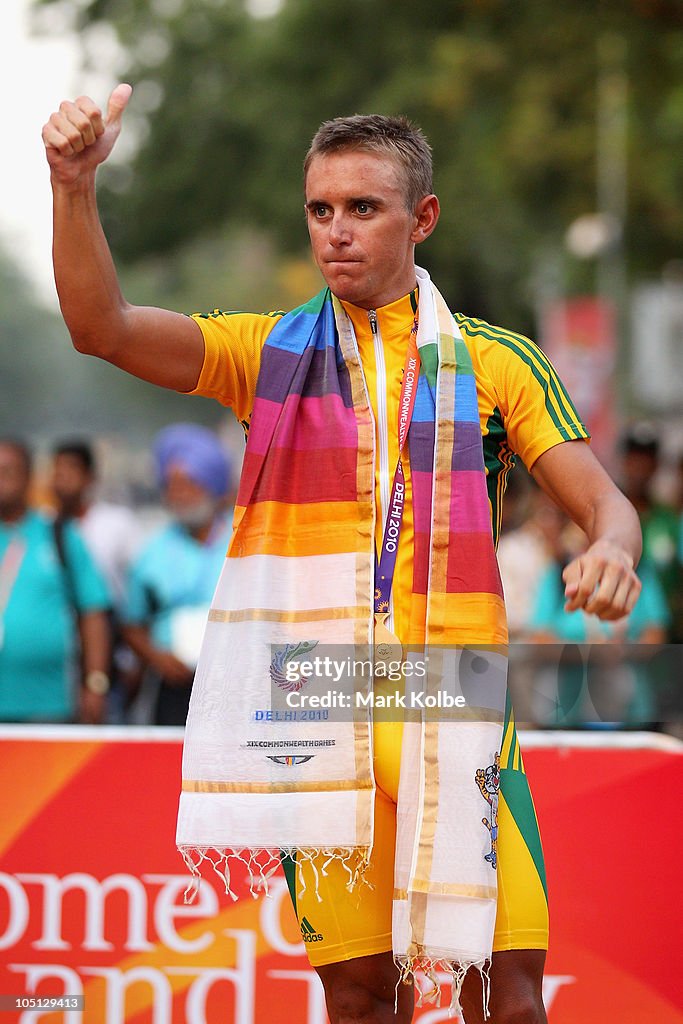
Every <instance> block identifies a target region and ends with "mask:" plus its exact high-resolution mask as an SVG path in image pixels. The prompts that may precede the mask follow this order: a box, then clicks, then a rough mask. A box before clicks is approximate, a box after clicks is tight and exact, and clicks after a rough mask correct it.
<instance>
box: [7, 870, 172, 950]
mask: <svg viewBox="0 0 683 1024" xmlns="http://www.w3.org/2000/svg"><path fill="white" fill-rule="evenodd" d="M16 877H17V878H18V879H19V881H20V882H24V883H26V884H29V885H31V884H33V885H42V887H43V893H44V895H43V930H42V935H41V937H40V939H38V940H37V941H36V942H34V943H33V948H34V949H46V950H58V949H71V948H72V947H71V943H70V942H66V941H65V940H64V939H63V938H62V906H63V903H62V901H63V897H64V894H65V893H66V892H69V891H70V890H71V889H81V890H82V892H83V893H84V894H85V898H86V913H85V938H84V940H83V947H82V948H83V949H87V950H89V951H90V950H92V951H103V952H104V951H108V950H112V949H114V945H113V943H111V942H108V941H107V940H106V939H105V938H104V902H105V899H106V897H107V896H108V895H109V893H111V892H114V890H116V889H123V890H124V891H125V892H127V893H128V908H129V912H128V937H127V941H126V942H125V943H124V947H123V948H124V949H127V950H131V951H134V952H141V951H143V950H150V949H153V948H154V947H153V946H152V944H151V942H148V941H147V893H146V892H145V887H144V886H143V884H142V882H141V881H140V879H139V878H136V877H135V876H134V875H124V874H119V875H110V876H109V878H105V879H104V881H103V882H98V881H97V879H96V878H93V876H92V875H86V874H84V873H83V872H80V871H79V872H74V873H73V874H71V875H65V876H64V878H58V877H57V875H43V874H18V875H17V876H16Z"/></svg>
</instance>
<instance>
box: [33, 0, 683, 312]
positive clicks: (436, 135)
mask: <svg viewBox="0 0 683 1024" xmlns="http://www.w3.org/2000/svg"><path fill="white" fill-rule="evenodd" d="M42 2H43V3H51V2H53V0H42ZM64 2H66V3H67V4H68V3H69V2H70V0H62V3H64ZM73 3H74V10H77V11H78V18H79V19H80V24H81V25H82V27H83V28H84V30H87V27H88V26H93V25H97V24H98V23H100V22H103V21H104V22H107V23H110V24H111V25H113V26H114V27H115V29H116V31H117V33H118V35H119V38H120V40H121V42H122V44H123V45H124V47H125V48H126V51H127V53H128V55H129V56H128V63H127V65H126V66H125V67H121V68H120V69H118V70H119V71H120V73H121V75H122V76H123V77H126V78H127V79H128V80H130V81H132V83H133V84H134V85H135V86H136V90H137V91H136V95H134V99H133V104H132V105H131V106H132V111H133V113H135V111H136V110H137V114H138V116H139V117H140V118H141V119H142V120H143V121H144V129H145V130H144V133H143V135H142V138H141V143H140V145H139V148H138V151H137V154H136V156H135V159H134V160H133V162H132V174H131V175H130V176H129V178H125V176H124V177H121V174H120V171H119V172H118V177H117V174H115V173H110V176H109V179H108V185H106V187H103V188H102V194H101V198H102V207H103V210H104V214H105V217H106V221H107V229H108V232H109V234H110V237H111V239H112V242H113V246H114V249H115V251H116V253H117V255H118V256H120V257H122V258H123V259H125V260H127V261H138V260H140V259H141V258H143V257H150V256H158V255H163V254H168V253H171V252H173V251H174V250H176V249H177V247H179V246H183V245H187V244H188V243H190V242H193V241H194V240H196V239H197V238H200V237H202V236H204V235H207V234H210V235H212V236H214V237H215V235H216V234H217V233H218V232H219V231H220V230H222V229H226V228H229V229H230V230H231V231H234V230H235V229H238V228H240V227H241V226H244V225H254V226H256V227H257V228H258V229H261V230H266V231H268V232H269V233H271V235H272V237H273V238H274V239H275V240H276V243H277V244H278V245H279V246H281V247H282V249H283V251H284V252H288V253H291V254H299V253H301V252H303V251H304V249H305V246H306V234H305V226H304V221H303V216H302V208H301V197H302V192H301V187H302V183H301V161H302V156H303V154H304V152H305V150H306V148H307V145H308V142H309V140H310V137H311V135H312V134H313V132H314V130H315V128H316V127H317V125H318V124H319V123H320V121H322V120H324V119H326V118H329V117H334V116H337V115H340V114H347V113H353V112H370V111H381V112H384V113H398V112H400V113H405V114H407V115H408V116H410V117H412V118H414V119H415V120H416V121H417V122H418V123H420V124H421V125H422V126H423V128H424V129H425V131H426V133H427V136H428V137H429V139H430V141H431V143H432V145H433V149H434V157H435V170H436V174H435V187H436V191H437V192H438V194H439V196H440V198H441V203H442V211H443V213H442V222H441V224H440V226H439V228H438V230H437V232H436V234H435V235H434V236H433V238H432V239H431V240H430V241H429V242H428V243H427V245H425V246H424V248H423V252H421V254H420V255H421V259H422V261H423V262H424V263H425V264H426V265H427V266H428V268H429V269H430V270H431V271H432V272H433V273H434V275H435V277H436V279H437V280H438V282H439V283H440V286H441V287H442V289H443V290H444V291H445V292H446V293H447V295H448V297H449V298H450V300H451V301H452V302H453V303H454V304H455V305H456V306H457V307H458V308H461V309H465V310H468V311H471V312H474V313H479V314H481V315H484V316H487V317H490V318H493V319H497V320H501V319H503V320H506V321H511V322H512V323H515V324H518V325H520V326H522V327H528V326H529V325H530V284H529V282H530V280H531V279H532V277H533V274H534V271H535V269H536V268H537V266H538V264H539V262H540V261H541V260H542V259H543V254H545V253H546V252H548V251H554V252H560V251H561V249H562V245H563V237H564V233H565V231H566V229H567V227H568V225H569V224H570V223H571V222H572V220H573V219H574V218H575V217H577V216H579V215H580V214H583V213H587V212H591V211H593V210H594V209H595V202H596V200H595V178H596V106H597V82H598V78H599V75H600V70H601V69H600V65H599V58H598V53H599V43H600V41H601V40H602V39H604V38H605V37H615V38H617V39H618V40H620V41H622V43H623V51H624V58H623V73H624V74H625V76H626V80H627V82H628V182H629V193H628V211H627V219H626V224H625V246H626V255H627V259H628V264H629V269H630V270H631V271H632V272H634V273H637V274H638V275H643V274H655V273H658V272H659V270H660V268H661V266H662V264H663V263H664V262H665V261H667V260H669V259H672V258H675V257H680V255H681V243H680V239H681V235H682V231H683V202H682V201H681V199H682V196H683V165H682V164H681V161H680V160H676V159H674V156H673V154H674V153H675V152H676V151H678V152H680V150H681V145H682V143H683V85H682V84H681V83H682V82H683V13H682V12H683V8H682V7H681V4H680V0H602V2H601V0H572V3H569V4H554V5H550V4H548V2H547V0H421V2H420V3H419V4H417V3H415V2H414V0H410V2H409V0H324V2H322V0H284V3H283V4H282V6H281V8H280V10H279V11H278V13H277V14H275V15H274V16H272V17H270V18H267V19H257V18H254V17H253V16H251V15H250V13H249V10H248V9H247V7H246V6H245V3H243V2H240V0H153V2H152V3H149V2H148V0H89V2H88V0H78V3H76V2H75V0H73ZM136 104H137V106H136ZM113 170H114V171H115V170H116V169H115V168H114V169H113ZM103 181H104V182H105V183H106V182H107V179H106V178H104V176H103ZM570 269H571V268H570ZM218 301H222V300H220V299H219V300H218Z"/></svg>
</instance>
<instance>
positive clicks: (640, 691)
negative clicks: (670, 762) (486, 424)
mask: <svg viewBox="0 0 683 1024" xmlns="http://www.w3.org/2000/svg"><path fill="white" fill-rule="evenodd" d="M660 469H661V451H660V441H659V438H658V436H657V432H656V430H655V429H654V427H653V426H652V425H651V424H649V423H644V422H640V423H635V424H633V425H632V426H631V427H630V428H629V429H628V430H627V431H626V432H625V434H624V436H623V437H622V439H621V443H620V448H619V470H618V481H617V482H618V483H619V485H620V487H621V489H622V490H623V491H624V493H625V494H626V496H627V497H628V498H629V500H630V501H631V502H632V504H633V505H634V506H635V508H636V510H637V512H638V515H639V518H640V523H641V528H642V532H643V554H642V558H641V561H640V564H639V566H638V576H639V579H640V582H641V584H642V590H641V593H640V597H639V599H638V601H637V603H636V605H635V608H634V609H633V611H632V612H631V614H630V615H629V616H627V617H626V618H624V619H621V620H620V621H619V622H615V623H605V622H601V621H600V620H599V619H598V618H597V617H596V616H594V615H587V614H586V613H585V612H583V611H578V612H567V611H566V610H565V600H564V583H563V580H562V572H563V569H564V567H565V566H566V565H567V563H568V562H570V561H571V560H572V559H573V558H574V557H576V556H577V555H579V554H580V552H581V551H582V550H583V548H584V547H585V537H584V535H583V533H582V531H581V530H580V529H579V528H578V527H576V526H575V525H574V523H572V522H571V521H570V520H569V519H568V518H567V517H566V516H565V515H564V514H563V513H562V512H561V511H560V509H558V508H557V506H556V505H555V504H554V503H553V502H552V501H551V500H550V499H549V498H548V497H546V495H545V494H544V493H543V492H542V491H540V490H539V489H538V488H537V487H535V485H534V484H533V481H532V480H531V478H529V477H528V476H524V475H523V474H522V473H521V472H519V471H517V472H515V473H513V474H512V476H511V487H510V488H509V491H508V495H507V497H506V501H507V507H506V515H507V519H506V523H507V528H506V529H505V531H504V533H503V535H502V537H501V540H500V544H499V548H498V560H499V564H500V570H501V576H502V579H503V586H504V590H505V595H506V604H507V610H508V621H509V628H510V639H511V658H510V662H511V668H510V686H511V690H512V696H513V702H514V705H515V709H516V713H517V718H518V720H521V721H522V722H524V724H525V725H527V726H531V725H537V726H546V727H554V728H558V727H570V728H571V727H584V728H592V729H609V728H620V727H621V728H623V727H631V728H649V729H664V730H666V731H671V732H674V733H677V734H679V735H680V734H681V717H682V711H683V701H682V699H681V695H680V693H679V691H680V678H681V669H683V665H682V664H681V652H682V651H683V647H682V646H681V642H682V641H683V457H681V458H680V460H679V463H678V466H677V467H676V472H677V481H676V488H675V491H676V495H677V498H676V500H675V502H664V501H662V500H661V499H658V498H657V490H656V480H657V477H658V473H659V471H660Z"/></svg>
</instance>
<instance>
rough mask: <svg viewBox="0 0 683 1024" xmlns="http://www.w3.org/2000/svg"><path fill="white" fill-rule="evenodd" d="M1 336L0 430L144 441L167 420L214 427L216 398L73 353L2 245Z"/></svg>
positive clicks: (39, 438) (40, 438) (40, 437)
mask: <svg viewBox="0 0 683 1024" xmlns="http://www.w3.org/2000/svg"><path fill="white" fill-rule="evenodd" d="M0 338H1V339H2V345H0V384H1V386H2V400H1V401H0V436H9V435H11V436H21V437H25V438H26V439H28V440H30V441H31V442H34V443H37V444H38V445H43V444H45V443H46V442H48V441H50V440H51V439H53V438H55V437H64V436H67V435H68V436H72V435H76V434H78V435H80V434H82V433H85V434H86V435H87V436H94V435H96V434H98V433H102V432H110V433H113V434H120V435H123V436H125V437H127V439H128V440H135V441H137V442H139V443H147V442H148V441H149V439H150V438H151V436H152V434H153V432H154V431H155V430H158V429H159V428H161V427H162V426H164V425H165V424H167V423H169V422H171V421H173V420H174V419H178V420H182V419H188V418H192V419H194V420H198V421H201V422H205V423H206V424H207V425H209V426H213V425H215V424H216V423H217V421H218V420H219V418H220V410H219V408H218V407H217V406H216V404H215V402H211V401H209V400H206V399H193V401H192V402H191V403H190V402H189V400H188V399H187V398H185V397H184V396H182V395H176V394H174V393H172V392H169V391H163V390H162V389H160V388H150V387H149V385H147V384H145V383H143V382H142V381H139V380H136V379H135V378H133V377H129V376H127V375H126V374H122V373H121V372H120V370H117V369H115V368H114V367H113V366H109V365H108V364H106V363H103V362H101V361H100V360H97V359H88V358H85V357H84V356H82V355H79V354H78V353H76V352H75V351H74V350H73V348H72V345H71V341H70V339H69V336H68V333H67V330H66V327H65V326H64V322H63V320H62V318H61V317H60V316H58V315H57V314H56V313H51V312H48V311H46V309H45V308H44V306H43V304H42V303H41V302H40V301H39V299H38V298H37V296H36V295H34V293H33V291H32V289H31V287H30V285H29V283H28V281H27V280H26V278H25V277H24V275H23V274H22V272H21V271H20V270H19V268H18V267H17V266H16V265H15V264H14V262H13V260H12V259H11V258H10V256H9V254H8V253H6V252H5V251H3V249H2V247H1V246H0ZM103 395H106V396H107V399H106V401H103V400H102V398H103ZM190 405H191V408H190ZM235 433H236V434H239V433H241V432H240V431H239V428H237V427H235Z"/></svg>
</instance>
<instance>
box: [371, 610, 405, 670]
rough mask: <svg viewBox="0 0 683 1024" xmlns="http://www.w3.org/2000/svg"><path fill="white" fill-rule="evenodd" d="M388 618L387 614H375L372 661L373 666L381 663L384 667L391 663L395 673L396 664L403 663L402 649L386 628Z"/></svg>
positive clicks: (393, 635)
mask: <svg viewBox="0 0 683 1024" xmlns="http://www.w3.org/2000/svg"><path fill="white" fill-rule="evenodd" d="M388 618H389V613H388V612H375V637H374V639H375V650H374V654H375V657H374V661H375V665H378V664H380V663H381V664H383V665H385V666H386V665H389V664H390V663H391V662H393V663H394V665H393V668H394V671H395V669H396V664H397V663H398V664H399V665H400V664H401V663H402V662H403V647H402V645H401V641H400V640H399V638H398V637H397V636H396V634H395V633H392V632H391V630H390V629H388V628H387V619H388ZM383 674H386V673H383Z"/></svg>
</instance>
